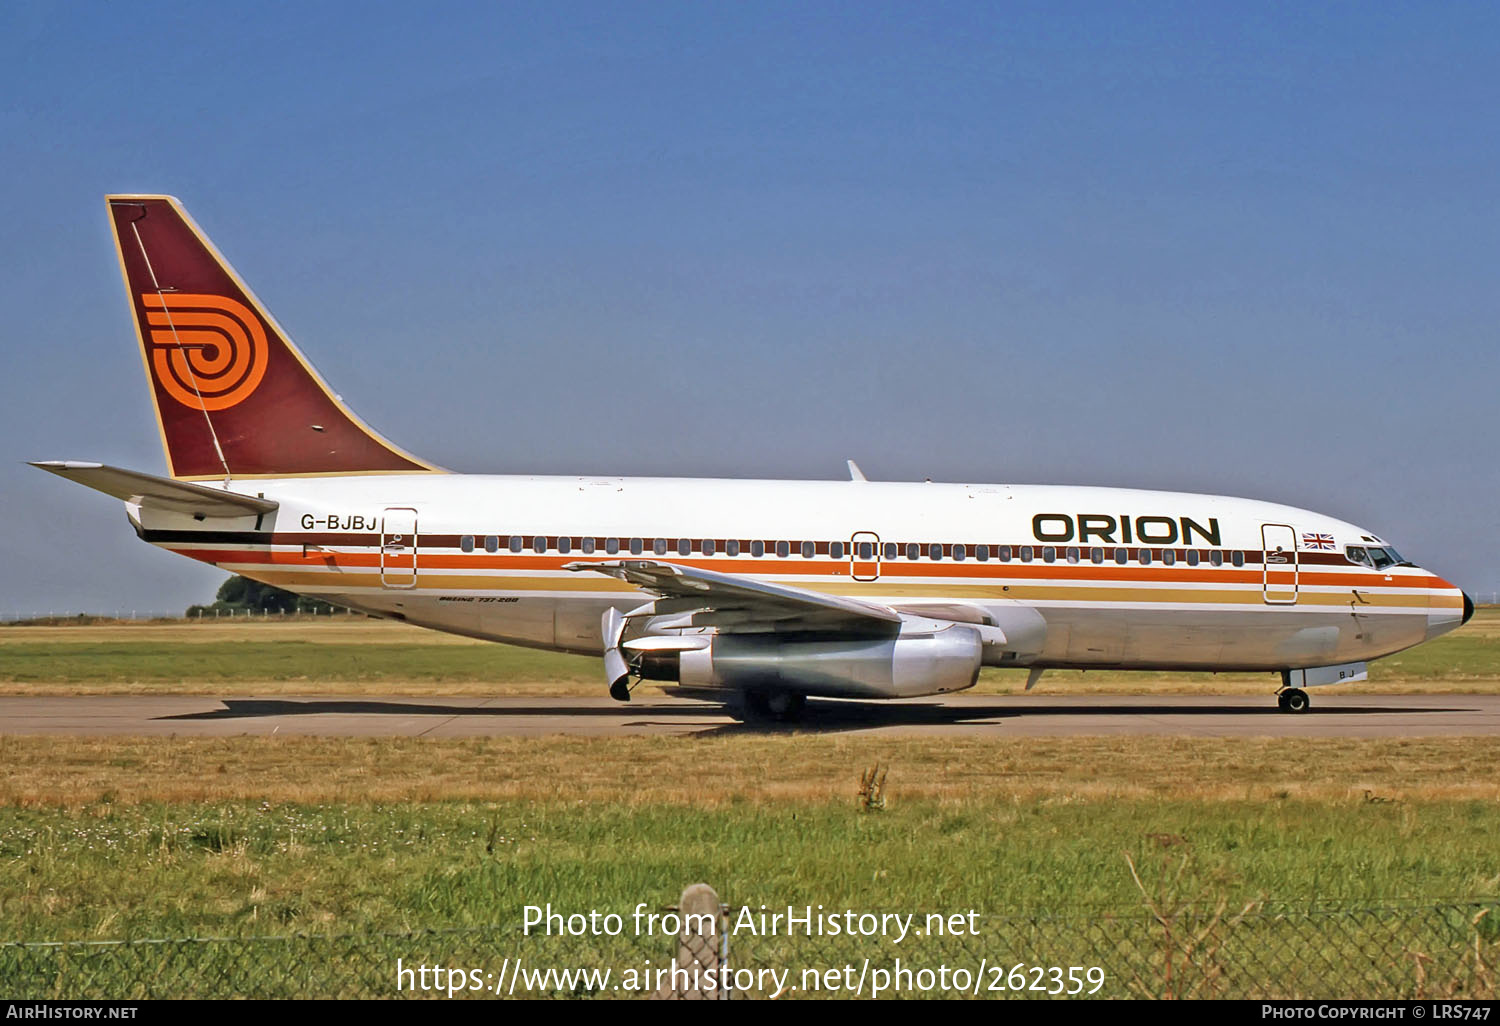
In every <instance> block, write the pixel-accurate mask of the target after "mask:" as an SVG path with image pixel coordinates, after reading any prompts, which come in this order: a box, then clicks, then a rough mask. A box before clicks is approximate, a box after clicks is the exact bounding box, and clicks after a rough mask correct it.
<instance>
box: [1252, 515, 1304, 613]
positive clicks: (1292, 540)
mask: <svg viewBox="0 0 1500 1026" xmlns="http://www.w3.org/2000/svg"><path fill="white" fill-rule="evenodd" d="M1260 540H1261V547H1262V548H1263V549H1264V550H1265V554H1264V556H1262V558H1261V564H1260V566H1261V593H1262V595H1264V597H1265V600H1266V602H1268V603H1270V604H1271V605H1276V606H1290V605H1295V604H1296V602H1297V532H1296V531H1294V530H1293V529H1292V528H1291V527H1290V526H1288V525H1286V524H1262V525H1261V528H1260Z"/></svg>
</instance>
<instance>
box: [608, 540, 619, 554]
mask: <svg viewBox="0 0 1500 1026" xmlns="http://www.w3.org/2000/svg"><path fill="white" fill-rule="evenodd" d="M604 551H605V552H607V553H609V554H610V555H611V556H613V555H614V554H615V553H616V552H619V551H620V539H618V538H606V539H604Z"/></svg>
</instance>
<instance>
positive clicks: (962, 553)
mask: <svg viewBox="0 0 1500 1026" xmlns="http://www.w3.org/2000/svg"><path fill="white" fill-rule="evenodd" d="M968 554H969V550H968V548H967V547H966V546H964V544H963V543H962V542H960V543H959V544H957V545H955V546H953V558H954V559H963V558H965V557H966V556H968Z"/></svg>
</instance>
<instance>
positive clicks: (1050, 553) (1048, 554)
mask: <svg viewBox="0 0 1500 1026" xmlns="http://www.w3.org/2000/svg"><path fill="white" fill-rule="evenodd" d="M1042 562H1043V563H1056V562H1057V549H1056V548H1054V547H1053V546H1051V545H1043V546H1042Z"/></svg>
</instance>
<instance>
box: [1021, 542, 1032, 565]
mask: <svg viewBox="0 0 1500 1026" xmlns="http://www.w3.org/2000/svg"><path fill="white" fill-rule="evenodd" d="M1031 557H1032V552H1031V546H1030V545H1022V546H1021V562H1023V563H1030V562H1031Z"/></svg>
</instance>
